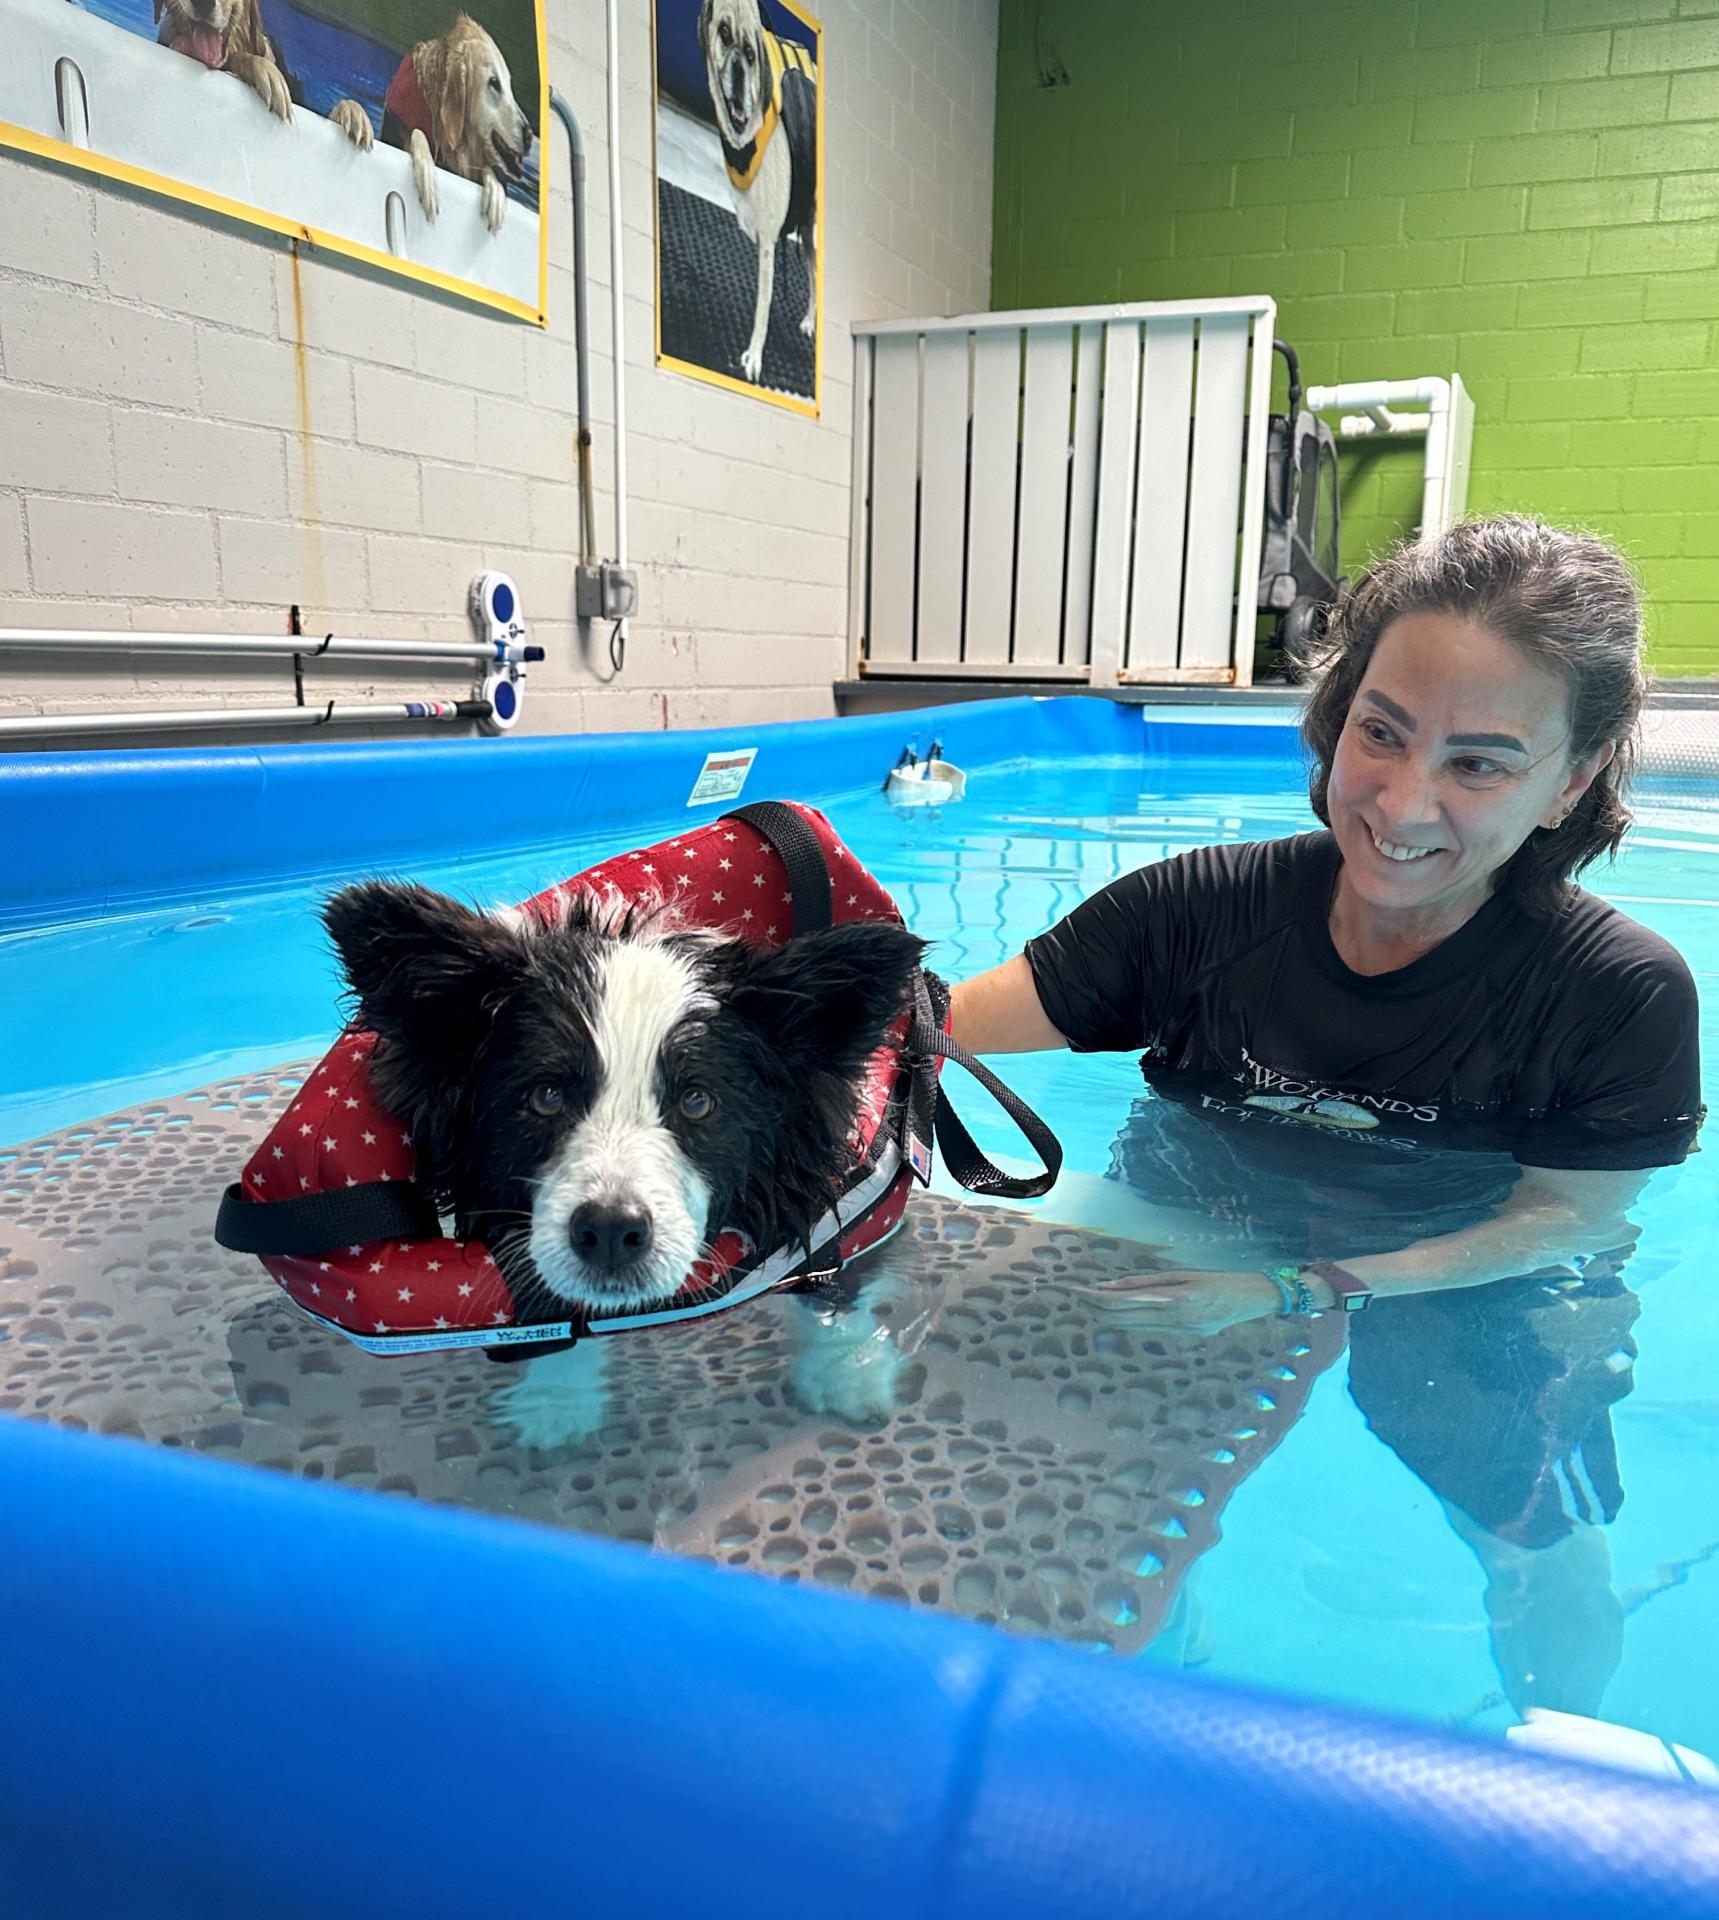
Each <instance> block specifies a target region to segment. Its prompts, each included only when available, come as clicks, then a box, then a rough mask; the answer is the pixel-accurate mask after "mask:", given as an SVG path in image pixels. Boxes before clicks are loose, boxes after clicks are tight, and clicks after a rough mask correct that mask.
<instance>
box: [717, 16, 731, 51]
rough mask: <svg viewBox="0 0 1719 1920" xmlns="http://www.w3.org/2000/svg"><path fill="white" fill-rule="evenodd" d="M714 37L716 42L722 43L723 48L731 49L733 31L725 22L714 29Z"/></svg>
mask: <svg viewBox="0 0 1719 1920" xmlns="http://www.w3.org/2000/svg"><path fill="white" fill-rule="evenodd" d="M716 37H717V39H718V40H720V41H721V42H722V44H723V45H724V46H725V47H731V46H733V45H734V29H733V28H732V27H731V26H730V25H729V24H728V22H727V21H726V20H724V21H723V22H722V24H721V25H720V26H719V27H718V28H717V29H716Z"/></svg>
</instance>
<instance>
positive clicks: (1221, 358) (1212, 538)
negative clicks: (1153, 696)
mask: <svg viewBox="0 0 1719 1920" xmlns="http://www.w3.org/2000/svg"><path fill="white" fill-rule="evenodd" d="M1248 332H1249V322H1248V319H1247V316H1246V315H1244V314H1239V313H1231V314H1214V315H1212V316H1211V317H1210V318H1208V319H1205V320H1202V321H1201V322H1200V353H1199V363H1200V365H1199V378H1198V380H1197V382H1196V390H1195V395H1194V462H1193V479H1192V481H1191V483H1190V492H1189V496H1188V563H1187V588H1186V591H1185V592H1184V594H1183V596H1182V652H1181V665H1182V666H1183V667H1184V668H1187V667H1199V668H1219V669H1221V668H1225V667H1228V666H1229V665H1230V653H1231V639H1232V634H1233V631H1234V625H1235V595H1236V535H1237V529H1238V528H1239V526H1240V524H1241V476H1242V422H1243V420H1245V419H1246V417H1247V358H1248V354H1247V349H1248ZM1251 586H1252V583H1251V582H1250V583H1249V589H1250V591H1251Z"/></svg>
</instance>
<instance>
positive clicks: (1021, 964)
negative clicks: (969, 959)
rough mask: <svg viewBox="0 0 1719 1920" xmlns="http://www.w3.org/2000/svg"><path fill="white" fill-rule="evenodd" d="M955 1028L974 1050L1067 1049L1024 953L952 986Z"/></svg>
mask: <svg viewBox="0 0 1719 1920" xmlns="http://www.w3.org/2000/svg"><path fill="white" fill-rule="evenodd" d="M951 996H952V997H951V1000H950V1019H949V1030H950V1034H951V1037H952V1038H953V1039H955V1040H957V1041H958V1042H959V1043H960V1044H961V1045H962V1046H964V1047H965V1048H966V1049H967V1051H968V1052H969V1053H1040V1052H1045V1051H1048V1050H1049V1049H1051V1048H1053V1047H1066V1046H1067V1045H1068V1042H1067V1040H1065V1039H1064V1038H1063V1036H1062V1035H1061V1034H1060V1033H1058V1032H1057V1030H1056V1028H1055V1027H1053V1026H1052V1025H1051V1023H1050V1020H1049V1017H1048V1016H1047V1015H1046V1013H1045V1010H1044V1006H1043V1004H1042V1003H1041V1002H1040V1000H1039V990H1038V988H1037V987H1036V986H1035V985H1034V984H1033V970H1032V967H1031V966H1030V965H1029V964H1028V962H1027V956H1026V955H1025V954H1024V953H1017V954H1016V955H1015V957H1014V959H1012V960H1005V961H1004V962H1003V964H1002V965H1001V966H1000V967H993V968H992V969H991V970H990V972H989V973H981V974H978V975H976V976H975V977H974V978H973V979H971V980H961V981H958V982H957V983H956V985H955V986H954V987H953V988H952V989H951Z"/></svg>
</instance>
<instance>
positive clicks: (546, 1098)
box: [530, 1086, 567, 1120]
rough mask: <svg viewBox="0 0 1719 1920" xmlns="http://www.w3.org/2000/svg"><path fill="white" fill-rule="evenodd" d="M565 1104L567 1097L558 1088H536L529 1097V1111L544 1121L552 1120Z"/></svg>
mask: <svg viewBox="0 0 1719 1920" xmlns="http://www.w3.org/2000/svg"><path fill="white" fill-rule="evenodd" d="M566 1104H567V1096H566V1095H565V1094H564V1093H563V1092H562V1091H561V1089H560V1088H559V1087H551V1086H542V1087H538V1088H536V1089H535V1090H534V1091H533V1093H532V1095H531V1101H530V1106H531V1111H532V1112H533V1113H535V1114H540V1115H541V1116H542V1117H543V1118H544V1119H545V1120H553V1119H554V1118H555V1116H556V1114H558V1113H559V1112H560V1111H561V1109H562V1108H563V1107H564V1106H565V1105H566Z"/></svg>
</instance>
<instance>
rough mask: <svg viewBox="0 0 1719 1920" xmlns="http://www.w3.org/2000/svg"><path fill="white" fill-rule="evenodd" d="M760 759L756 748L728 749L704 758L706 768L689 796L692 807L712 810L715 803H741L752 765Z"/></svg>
mask: <svg viewBox="0 0 1719 1920" xmlns="http://www.w3.org/2000/svg"><path fill="white" fill-rule="evenodd" d="M757 758H758V749H757V748H756V747H724V748H721V749H719V750H718V751H717V752H715V753H707V754H706V755H705V756H704V765H703V766H702V767H701V768H700V769H699V774H698V778H697V779H696V780H695V781H694V782H693V783H692V792H691V793H689V794H688V795H687V797H686V804H687V805H688V806H689V807H708V806H709V805H710V804H711V802H712V801H713V800H738V799H739V798H740V789H741V788H742V787H744V786H745V784H746V776H747V775H748V774H749V773H750V772H751V771H752V762H753V761H754V760H756V759H757Z"/></svg>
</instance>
